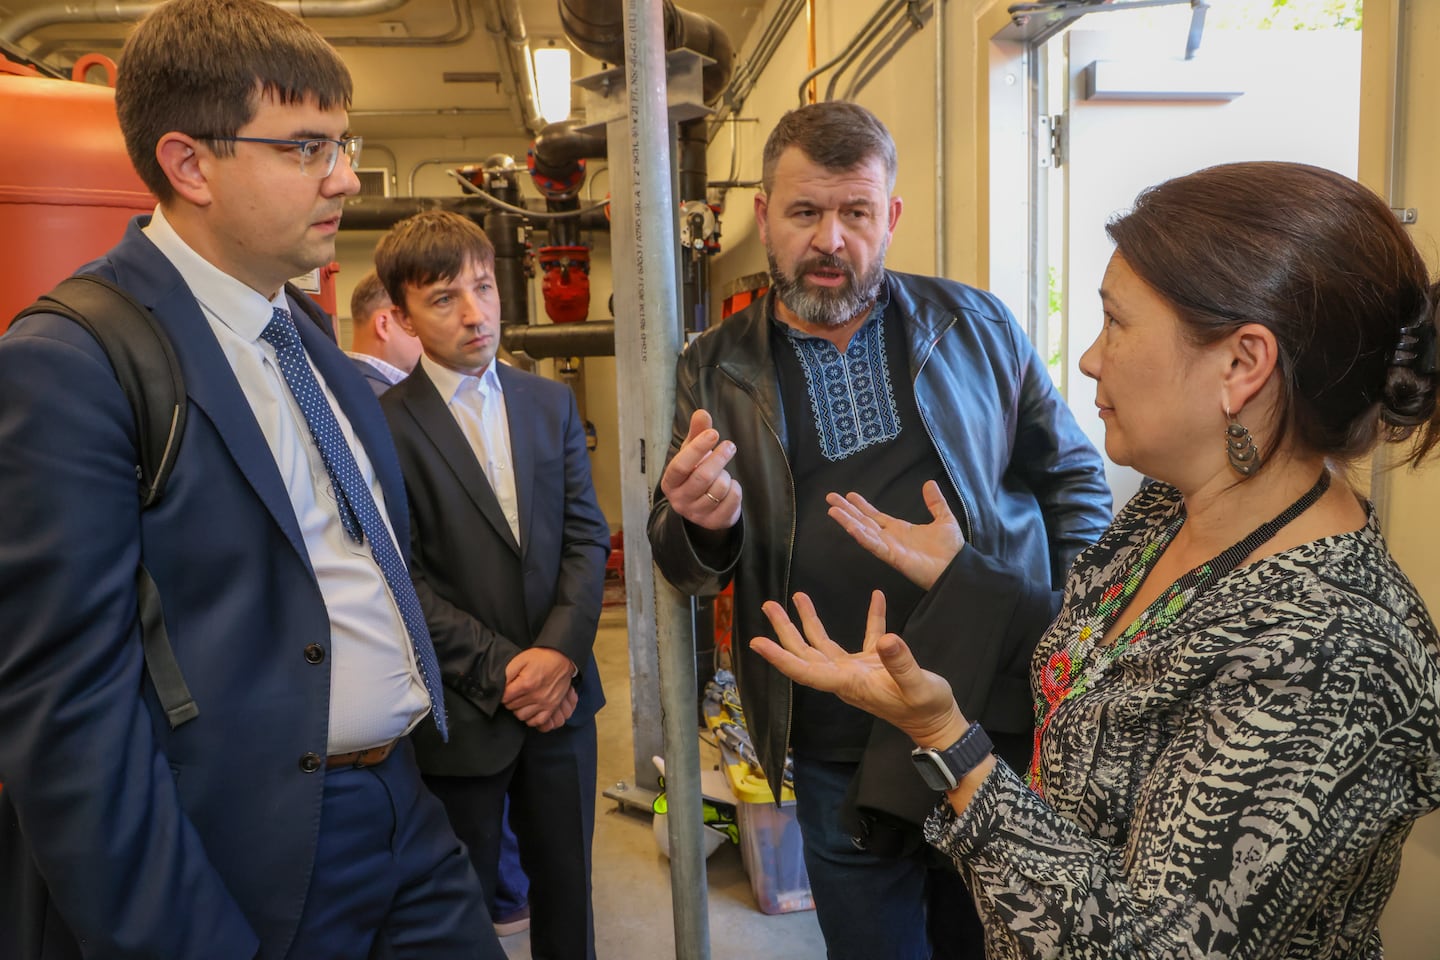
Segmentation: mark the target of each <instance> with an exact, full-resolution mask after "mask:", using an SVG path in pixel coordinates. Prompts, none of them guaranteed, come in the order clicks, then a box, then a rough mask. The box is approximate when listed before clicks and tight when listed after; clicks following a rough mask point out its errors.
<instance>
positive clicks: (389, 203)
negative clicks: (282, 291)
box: [340, 197, 610, 235]
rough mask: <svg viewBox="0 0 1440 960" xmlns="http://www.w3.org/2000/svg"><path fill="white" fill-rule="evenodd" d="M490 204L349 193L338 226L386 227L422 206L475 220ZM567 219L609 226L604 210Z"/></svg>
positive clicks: (542, 227)
mask: <svg viewBox="0 0 1440 960" xmlns="http://www.w3.org/2000/svg"><path fill="white" fill-rule="evenodd" d="M492 206H493V204H490V203H488V202H486V199H485V198H483V197H350V198H349V199H348V200H346V201H345V215H344V217H343V218H341V220H340V229H341V230H389V229H390V228H391V227H393V226H395V224H397V223H399V222H400V221H401V220H404V219H405V218H406V217H413V216H414V215H415V214H417V213H419V212H420V211H422V210H453V211H454V212H455V213H458V214H460V215H461V216H463V217H469V218H470V219H471V220H474V221H475V222H476V223H483V222H484V220H485V214H487V213H489V212H490V208H491V207H492ZM540 212H542V213H543V212H544V211H540ZM571 222H572V223H574V224H575V225H576V226H577V227H578V228H579V229H580V230H600V231H603V232H609V230H610V220H609V219H608V218H607V217H606V216H605V211H604V210H591V211H581V212H580V213H579V214H578V215H577V216H575V217H573V218H572V220H571ZM529 223H530V230H531V232H533V233H541V234H547V235H548V234H549V233H550V224H549V221H547V220H541V219H536V220H532V221H529Z"/></svg>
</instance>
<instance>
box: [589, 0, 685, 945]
mask: <svg viewBox="0 0 1440 960" xmlns="http://www.w3.org/2000/svg"><path fill="white" fill-rule="evenodd" d="M663 23H664V18H663V16H662V11H661V3H660V0H625V69H624V70H623V71H620V70H607V71H604V72H602V73H599V74H596V75H594V76H591V77H586V78H584V79H582V80H580V81H579V86H580V87H581V88H582V89H584V90H585V91H586V98H585V101H586V103H585V106H586V120H587V123H588V124H590V125H595V124H600V123H603V124H604V125H605V128H606V142H607V144H608V147H607V149H608V153H609V163H610V170H611V183H612V184H613V188H612V189H613V196H614V200H613V205H612V209H611V231H610V238H611V252H612V258H613V263H614V276H615V373H616V381H617V383H618V390H619V401H620V411H621V416H620V449H621V456H620V484H621V489H622V495H621V509H622V513H623V517H624V525H625V584H626V590H627V613H628V617H629V628H630V667H631V676H630V690H631V715H632V721H633V726H634V731H635V774H636V782H637V784H643V783H647V782H648V783H651V784H653V783H654V782H655V775H654V767H653V766H652V765H651V762H650V757H651V756H652V755H654V754H656V753H663V755H664V757H665V789H666V795H667V801H668V804H669V812H668V816H667V817H666V821H667V825H668V827H669V832H670V888H671V898H672V903H673V912H674V923H675V956H676V957H677V958H683V960H709V957H710V932H709V914H708V908H707V901H706V890H705V855H704V850H703V847H702V840H703V836H702V832H701V831H702V830H703V829H704V825H703V820H702V814H701V802H702V801H701V797H700V748H699V737H698V727H697V723H696V719H695V660H694V652H693V635H694V633H693V625H692V624H691V622H690V605H689V602H688V601H687V599H686V598H685V597H684V596H682V595H681V594H680V593H679V592H677V591H676V590H675V589H674V588H673V587H671V586H670V585H669V584H668V583H666V582H665V581H664V580H663V579H661V578H657V577H655V576H654V567H653V566H652V561H651V554H650V543H649V540H648V538H647V537H646V532H645V527H646V519H647V517H648V516H649V513H650V499H651V493H652V491H653V490H654V488H655V486H656V484H657V483H658V482H659V479H660V471H661V469H662V467H663V465H664V462H665V453H666V451H667V450H668V448H669V445H670V425H671V422H672V420H673V419H674V414H675V359H676V357H677V356H678V355H679V352H680V319H679V298H678V290H677V286H678V284H677V275H678V271H677V268H676V251H677V246H676V238H675V219H676V210H677V205H676V204H675V202H674V191H673V179H672V174H671V164H670V154H671V143H672V141H673V138H674V126H675V125H676V124H678V123H681V122H684V121H686V120H693V119H696V118H698V117H702V116H704V115H705V114H706V113H707V111H706V109H705V107H704V104H703V101H702V96H701V67H702V61H703V59H704V58H702V57H700V56H699V55H698V54H695V53H691V52H690V51H686V50H680V51H674V52H672V53H671V54H669V55H668V56H667V55H666V53H665V50H664V42H663V35H662V24H663ZM667 74H668V79H669V82H668V84H667ZM657 679H658V688H659V700H658V703H657V701H656V700H655V691H656V687H657ZM657 731H663V734H664V739H663V747H662V745H661V743H659V742H657V741H656V739H655V733H656V732H657Z"/></svg>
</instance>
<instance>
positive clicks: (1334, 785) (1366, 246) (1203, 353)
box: [752, 163, 1440, 960]
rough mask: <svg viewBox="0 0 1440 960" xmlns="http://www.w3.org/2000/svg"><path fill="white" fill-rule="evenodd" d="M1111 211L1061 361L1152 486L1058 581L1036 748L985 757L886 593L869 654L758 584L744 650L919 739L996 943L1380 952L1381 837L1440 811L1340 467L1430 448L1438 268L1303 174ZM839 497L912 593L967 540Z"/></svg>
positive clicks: (1213, 174) (1377, 207) (1388, 881)
mask: <svg viewBox="0 0 1440 960" xmlns="http://www.w3.org/2000/svg"><path fill="white" fill-rule="evenodd" d="M1108 232H1109V234H1110V237H1111V238H1112V239H1113V240H1114V242H1115V245H1116V251H1115V254H1114V256H1113V257H1112V259H1111V261H1110V265H1109V267H1108V269H1107V271H1106V274H1105V279H1104V282H1103V285H1102V286H1101V289H1100V297H1101V300H1102V302H1103V304H1104V307H1105V324H1104V328H1103V330H1102V331H1101V333H1100V336H1099V337H1098V339H1097V340H1096V341H1095V343H1094V344H1093V345H1092V346H1091V347H1090V349H1089V350H1088V351H1087V352H1086V353H1085V355H1084V357H1083V358H1082V360H1081V369H1082V370H1083V371H1084V372H1085V374H1086V375H1087V376H1089V377H1091V378H1093V379H1094V380H1095V383H1096V404H1097V405H1098V406H1099V408H1100V416H1101V418H1102V419H1103V421H1104V423H1105V431H1106V433H1105V448H1106V452H1107V453H1108V454H1109V456H1110V458H1111V459H1112V460H1114V461H1115V462H1117V463H1122V464H1128V465H1130V466H1132V467H1134V468H1135V469H1137V470H1139V471H1141V472H1143V473H1145V474H1146V475H1148V476H1150V477H1154V478H1156V480H1157V481H1158V482H1156V483H1153V484H1151V485H1149V486H1147V487H1146V488H1145V489H1143V490H1142V491H1141V492H1140V493H1138V494H1137V495H1136V496H1135V497H1134V499H1132V500H1131V501H1130V503H1129V504H1128V505H1127V506H1126V507H1125V508H1124V509H1123V510H1122V511H1121V512H1120V514H1119V516H1117V517H1116V519H1115V522H1114V523H1113V525H1112V526H1111V527H1110V529H1109V531H1108V532H1107V533H1106V534H1105V535H1104V536H1103V537H1102V538H1101V539H1100V541H1099V542H1097V543H1096V544H1094V545H1093V546H1092V547H1091V548H1090V549H1089V550H1087V551H1086V552H1085V553H1083V554H1081V556H1080V557H1079V559H1078V560H1077V561H1076V563H1075V565H1074V567H1073V569H1072V570H1071V573H1070V575H1069V578H1068V580H1067V582H1066V584H1065V595H1064V604H1063V607H1062V609H1061V612H1060V615H1059V617H1058V618H1057V619H1056V620H1055V622H1054V623H1053V625H1052V626H1051V627H1050V629H1049V630H1048V631H1047V632H1046V634H1045V636H1044V637H1043V639H1041V641H1040V644H1039V646H1038V648H1037V650H1036V653H1035V657H1034V660H1033V663H1032V669H1031V680H1032V688H1033V693H1034V696H1035V719H1036V734H1035V737H1036V740H1035V755H1034V759H1033V761H1032V763H1031V766H1030V769H1029V770H1028V771H1013V770H1011V769H1009V768H1008V767H1006V766H1005V765H1004V764H1002V763H999V762H998V761H997V760H996V759H995V758H994V757H993V756H990V755H989V754H988V752H987V750H986V749H985V745H986V740H985V738H984V735H983V733H982V732H981V731H980V730H979V728H978V725H976V724H970V723H968V722H967V721H966V719H965V718H964V717H962V716H961V715H960V712H959V710H958V708H956V706H955V703H954V700H953V698H952V697H951V694H950V689H949V687H948V685H947V684H946V683H945V681H944V680H942V679H941V678H940V677H938V676H936V675H935V674H933V673H929V672H927V671H924V670H922V669H921V668H920V667H919V666H918V665H917V664H916V663H915V661H914V660H913V658H912V657H911V655H910V653H909V649H908V648H907V647H906V645H905V644H904V643H903V642H902V641H901V640H900V638H899V637H897V636H895V635H894V634H887V633H885V624H884V598H883V597H882V596H880V595H879V594H878V593H877V594H876V598H875V603H874V605H873V606H872V610H871V615H870V618H869V623H868V624H867V626H866V637H865V648H864V652H862V653H859V654H846V653H845V652H844V651H843V650H842V649H841V648H840V647H838V646H837V645H835V644H833V643H832V642H830V641H829V639H828V638H827V636H826V634H825V628H824V626H823V625H822V624H820V623H819V622H818V621H817V620H816V618H815V616H814V609H813V607H811V606H810V605H809V603H808V601H806V600H805V599H804V598H803V597H798V596H797V598H796V605H797V609H798V610H799V612H800V621H801V628H803V633H804V638H802V636H801V629H797V627H795V626H794V625H793V624H792V623H791V622H790V620H789V619H788V618H787V617H786V616H785V613H784V611H783V609H782V608H781V607H779V606H778V605H777V604H774V603H769V604H767V605H766V612H767V614H768V615H769V616H770V618H771V621H772V622H773V623H774V625H775V627H776V630H777V631H778V636H779V637H780V641H781V642H780V644H776V643H773V642H771V641H768V640H765V639H763V638H760V639H756V640H755V641H753V643H752V646H753V647H754V648H755V649H756V650H758V651H759V652H760V653H761V654H762V655H764V656H765V657H766V658H767V659H768V660H769V661H770V662H771V663H772V664H774V665H775V666H776V667H777V668H778V669H780V670H781V671H783V672H784V673H786V674H788V675H789V676H791V677H792V678H793V679H795V680H797V681H799V682H802V683H805V684H809V685H812V686H815V687H818V688H820V689H823V690H829V691H832V692H835V693H837V694H839V695H840V696H841V697H842V698H843V699H845V700H847V701H848V702H851V703H854V704H856V705H858V706H860V707H863V708H865V709H867V710H869V711H871V712H872V713H874V714H876V715H877V716H879V717H881V718H882V719H885V720H887V721H889V722H890V723H892V724H894V725H895V726H897V727H899V728H900V729H901V730H903V731H904V732H905V733H907V734H908V735H910V736H911V737H912V738H913V739H914V740H915V742H916V743H917V744H919V745H920V747H921V748H930V749H931V750H932V751H933V753H929V754H923V755H922V756H921V758H920V760H921V763H920V765H922V766H928V767H933V768H935V770H936V771H941V772H936V773H933V774H931V775H930V776H929V777H927V779H929V778H930V777H935V778H938V779H940V780H942V781H944V783H945V785H946V786H949V785H950V784H953V789H949V790H948V792H947V799H948V804H944V805H942V806H941V807H940V808H938V809H937V811H936V812H935V814H933V815H932V816H931V818H930V820H929V822H928V823H927V825H926V836H927V838H928V839H929V841H930V842H931V843H932V844H934V845H935V846H937V847H939V848H940V849H941V850H943V851H945V852H946V853H948V854H949V855H950V856H951V857H952V858H953V859H954V860H955V861H956V864H957V865H958V866H959V867H960V869H961V870H962V871H963V872H964V873H965V874H966V876H967V878H968V881H969V885H970V889H971V890H972V891H973V892H974V894H975V897H976V900H977V903H978V906H979V909H980V914H981V916H982V918H983V919H984V922H985V925H986V932H987V951H988V953H989V956H990V957H992V958H1011V957H1084V958H1092V957H1093V958H1113V957H1124V958H1130V957H1137V958H1138V957H1214V958H1220V957H1223V958H1227V960H1239V958H1269V957H1295V958H1299V957H1304V958H1361V957H1364V958H1372V957H1376V958H1378V957H1380V956H1381V955H1382V950H1381V945H1380V936H1379V931H1378V924H1379V918H1380V913H1381V910H1382V908H1383V907H1384V905H1385V901H1386V900H1387V898H1388V897H1389V895H1390V892H1391V890H1392V889H1393V887H1394V884H1395V879H1396V876H1397V874H1398V871H1399V866H1400V851H1401V847H1402V845H1403V844H1404V841H1405V838H1406V836H1407V835H1408V834H1409V831H1410V828H1411V825H1412V824H1413V822H1414V821H1415V820H1416V819H1417V818H1418V817H1420V816H1422V815H1424V814H1425V813H1427V812H1429V811H1430V810H1432V809H1434V808H1435V807H1436V806H1437V805H1440V638H1437V634H1436V630H1435V626H1434V624H1433V623H1432V622H1431V619H1430V616H1429V614H1428V613H1427V612H1426V610H1425V606H1424V604H1423V603H1422V602H1421V600H1420V597H1419V596H1418V594H1417V593H1416V591H1415V588H1414V587H1413V586H1412V585H1411V583H1410V581H1409V580H1408V579H1406V577H1405V574H1404V573H1403V572H1402V571H1401V570H1400V569H1399V567H1398V566H1396V564H1395V561H1394V559H1393V558H1391V556H1390V554H1389V552H1388V550H1387V548H1386V545H1385V540H1384V538H1383V537H1382V536H1381V533H1380V526H1379V523H1378V521H1377V518H1376V516H1375V512H1374V510H1373V508H1372V507H1371V506H1370V505H1369V504H1368V503H1367V502H1365V501H1364V500H1362V499H1361V498H1359V497H1358V496H1357V495H1356V494H1355V492H1354V491H1353V490H1352V489H1351V486H1350V484H1349V483H1348V482H1347V481H1346V479H1345V473H1344V471H1345V468H1346V465H1348V464H1351V463H1353V462H1355V461H1356V460H1357V459H1358V458H1361V457H1363V456H1364V455H1365V454H1366V453H1368V452H1369V451H1370V450H1371V449H1372V448H1373V447H1374V446H1375V445H1376V444H1377V443H1378V442H1380V441H1382V440H1384V441H1400V440H1406V439H1408V438H1412V434H1413V435H1414V437H1413V445H1412V446H1411V447H1410V448H1409V452H1408V455H1407V459H1408V461H1409V462H1410V463H1411V464H1418V463H1420V462H1421V461H1422V460H1423V459H1425V457H1426V456H1427V455H1428V454H1429V453H1430V452H1431V451H1432V449H1433V447H1434V446H1435V444H1436V442H1437V440H1440V417H1437V414H1436V347H1435V343H1436V311H1437V306H1440V287H1437V286H1434V285H1432V284H1431V283H1430V280H1429V276H1428V272H1427V270H1426V267H1425V264H1424V262H1423V260H1422V259H1421V257H1420V254H1419V253H1418V252H1417V251H1416V249H1415V247H1414V245H1413V244H1412V243H1411V241H1410V239H1409V237H1408V236H1407V235H1406V233H1405V232H1404V230H1403V229H1402V228H1401V227H1400V225H1399V222H1398V221H1397V220H1396V218H1395V217H1394V216H1393V215H1392V214H1391V212H1390V210H1389V208H1388V207H1387V205H1386V204H1385V203H1384V202H1383V201H1382V200H1380V199H1379V198H1378V197H1376V196H1375V195H1374V194H1372V193H1370V192H1369V191H1368V190H1365V189H1364V188H1363V187H1360V186H1358V185H1357V184H1355V183H1353V182H1352V181H1350V180H1348V179H1346V178H1344V177H1342V176H1340V175H1338V174H1335V173H1332V172H1329V171H1325V170H1320V169H1317V168H1314V167H1307V166H1301V165H1297V164H1285V163H1245V164H1230V165H1225V166H1219V167H1212V168H1210V169H1207V170H1202V171H1200V172H1198V173H1194V174H1190V175H1189V176H1185V177H1180V178H1178V179H1175V180H1171V181H1169V182H1167V183H1164V184H1161V185H1160V186H1158V187H1153V188H1151V189H1150V190H1147V191H1146V192H1145V193H1143V194H1141V196H1140V198H1139V199H1138V200H1137V202H1136V205H1135V208H1134V210H1133V211H1132V212H1130V213H1129V214H1126V215H1124V216H1121V217H1119V218H1118V219H1116V220H1114V221H1113V222H1112V223H1111V224H1110V225H1109V227H1108ZM830 500H831V503H832V505H833V506H834V510H833V511H832V515H833V516H835V517H836V519H837V520H838V521H839V522H841V524H842V525H843V526H845V527H846V529H847V530H850V531H851V533H852V534H853V535H854V536H855V537H856V539H857V540H859V541H860V542H861V543H863V544H865V545H867V546H868V547H869V548H870V549H871V550H872V551H874V552H875V553H876V554H877V555H879V556H881V557H882V558H884V559H887V560H889V561H890V562H891V563H893V564H894V565H895V566H896V567H897V568H898V569H900V570H902V572H904V573H905V574H906V575H907V576H909V577H910V578H911V579H913V580H915V581H916V582H917V583H920V584H921V585H922V586H925V587H927V588H928V587H929V586H930V585H931V584H934V583H935V581H936V579H937V577H938V576H939V574H940V572H941V571H942V570H943V569H944V567H945V566H946V565H947V564H948V563H949V561H950V560H951V559H953V557H954V555H955V554H956V552H958V550H959V549H960V548H961V547H963V543H962V542H961V541H960V538H959V534H958V526H957V525H956V524H955V521H954V519H953V518H952V517H950V516H949V515H948V514H947V513H945V511H944V509H943V507H941V508H940V509H938V510H936V511H935V512H936V517H935V520H934V522H933V523H929V524H925V525H923V526H922V525H914V526H912V525H910V524H907V523H905V522H903V521H900V520H897V519H896V518H893V517H888V516H886V515H884V514H881V513H879V512H877V511H875V510H873V509H872V508H871V507H870V506H869V505H868V504H867V503H865V502H864V501H863V500H862V499H860V498H858V497H855V496H853V495H852V496H851V497H849V498H839V497H836V496H834V495H832V496H831V498H830ZM937 589H943V585H942V586H941V587H940V588H937ZM956 633H957V641H958V642H963V628H957V630H956ZM807 639H808V641H809V642H808V643H807V642H806V641H807ZM977 744H978V747H977ZM917 753H922V751H917ZM967 756H968V759H967ZM932 758H933V759H932ZM943 771H948V779H947V774H946V773H945V772H943Z"/></svg>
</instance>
